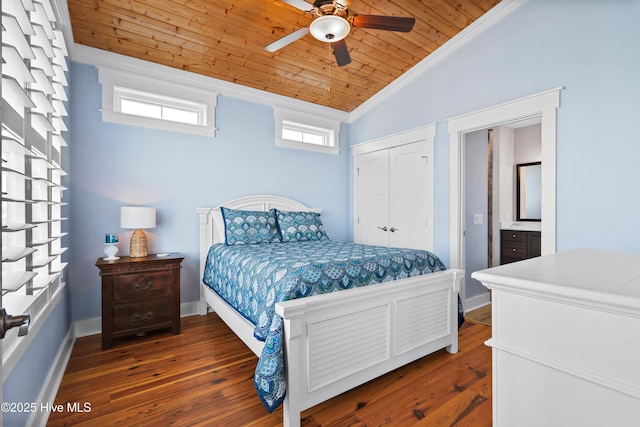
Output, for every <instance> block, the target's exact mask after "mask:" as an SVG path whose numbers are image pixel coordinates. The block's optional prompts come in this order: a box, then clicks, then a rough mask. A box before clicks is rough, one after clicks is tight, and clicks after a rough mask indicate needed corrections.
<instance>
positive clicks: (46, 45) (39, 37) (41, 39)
mask: <svg viewBox="0 0 640 427" xmlns="http://www.w3.org/2000/svg"><path fill="white" fill-rule="evenodd" d="M33 30H34V31H35V35H33V36H31V45H32V46H38V47H41V48H42V50H43V51H44V53H45V55H46V56H47V58H49V59H51V58H53V57H54V56H55V55H54V52H53V46H52V45H51V41H50V39H49V37H47V33H46V32H45V29H44V27H43V26H42V25H38V24H36V25H34V26H33Z"/></svg>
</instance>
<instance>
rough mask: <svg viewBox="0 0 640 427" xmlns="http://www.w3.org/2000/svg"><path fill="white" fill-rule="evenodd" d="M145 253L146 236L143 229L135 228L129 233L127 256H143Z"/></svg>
mask: <svg viewBox="0 0 640 427" xmlns="http://www.w3.org/2000/svg"><path fill="white" fill-rule="evenodd" d="M147 255H148V253H147V236H146V235H145V234H144V231H142V230H140V229H137V230H136V231H134V232H133V234H132V235H131V244H130V246H129V256H130V257H131V258H144V257H146V256H147Z"/></svg>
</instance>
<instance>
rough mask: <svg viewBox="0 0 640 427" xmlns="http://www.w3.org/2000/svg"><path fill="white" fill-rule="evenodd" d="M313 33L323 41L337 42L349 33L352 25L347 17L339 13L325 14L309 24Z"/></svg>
mask: <svg viewBox="0 0 640 427" xmlns="http://www.w3.org/2000/svg"><path fill="white" fill-rule="evenodd" d="M309 31H310V32H311V35H312V36H313V37H314V38H316V39H318V40H320V41H321V42H327V43H332V42H337V41H340V40H342V39H344V38H345V37H347V35H348V34H349V31H351V25H350V24H349V22H347V20H346V19H344V18H342V17H340V16H337V15H325V16H321V17H320V18H316V19H314V20H313V21H312V22H311V25H309Z"/></svg>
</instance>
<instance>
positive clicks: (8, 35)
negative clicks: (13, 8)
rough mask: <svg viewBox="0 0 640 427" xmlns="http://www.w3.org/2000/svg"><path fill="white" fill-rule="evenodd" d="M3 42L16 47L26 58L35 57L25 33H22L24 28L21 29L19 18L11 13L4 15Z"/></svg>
mask: <svg viewBox="0 0 640 427" xmlns="http://www.w3.org/2000/svg"><path fill="white" fill-rule="evenodd" d="M2 27H3V30H2V42H3V44H5V45H10V46H13V47H14V48H16V50H17V51H18V53H19V54H20V56H21V57H22V58H24V59H27V58H29V59H31V58H34V57H35V56H34V54H33V52H32V51H31V46H30V45H29V42H28V41H27V39H26V37H25V36H24V34H22V30H21V29H20V24H18V19H17V18H16V17H14V16H10V15H2Z"/></svg>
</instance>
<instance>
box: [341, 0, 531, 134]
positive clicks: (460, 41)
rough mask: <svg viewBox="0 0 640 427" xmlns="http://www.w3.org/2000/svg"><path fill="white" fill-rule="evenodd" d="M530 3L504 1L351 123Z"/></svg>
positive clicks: (375, 98)
mask: <svg viewBox="0 0 640 427" xmlns="http://www.w3.org/2000/svg"><path fill="white" fill-rule="evenodd" d="M528 1H529V0H502V1H501V2H500V3H498V4H497V5H496V6H495V7H493V8H492V9H491V10H489V11H488V12H487V13H485V14H484V15H482V16H481V17H480V18H478V19H477V20H476V21H474V22H473V23H472V24H471V25H469V26H468V27H467V28H465V29H464V30H462V31H460V33H458V34H457V35H456V36H455V37H453V38H451V39H450V40H449V41H448V42H446V43H445V44H443V45H442V46H440V47H439V48H438V49H436V50H435V51H433V52H432V53H431V54H430V55H429V56H427V57H426V58H425V59H423V60H422V61H420V62H418V63H417V64H416V65H414V66H413V67H412V68H410V69H409V70H408V71H407V72H405V73H404V74H402V75H401V76H400V77H398V78H397V79H396V80H394V81H393V82H391V83H390V84H389V85H387V86H386V87H384V88H383V89H382V90H380V91H379V92H378V93H376V94H375V95H373V96H372V97H371V98H369V99H368V100H366V101H365V102H364V103H362V104H361V105H360V106H359V107H358V108H356V109H355V110H353V111H352V112H351V114H350V117H349V120H350V122H354V121H356V120H357V119H359V118H360V117H362V116H364V115H365V114H366V113H368V112H369V111H371V110H373V109H374V108H375V107H377V106H378V105H380V104H381V103H382V102H384V101H385V100H386V99H387V98H388V97H389V96H391V95H392V94H394V93H395V92H396V91H398V90H400V89H401V88H403V87H404V86H406V85H408V84H409V83H411V82H412V81H414V80H415V79H416V78H418V77H420V76H421V75H423V74H424V73H426V72H427V71H428V70H430V69H431V68H433V67H435V66H436V65H438V64H439V63H440V62H442V61H444V60H445V59H447V58H448V57H449V56H451V55H453V54H454V53H455V52H456V51H457V50H458V49H460V48H462V47H463V46H465V45H466V44H467V43H469V42H470V41H472V40H473V39H475V38H476V37H478V36H479V35H481V34H482V33H483V32H484V31H486V30H487V29H488V28H491V27H492V26H494V25H495V24H496V23H497V22H498V21H500V20H501V19H503V18H504V17H505V16H507V15H508V14H510V13H511V12H513V11H514V10H516V9H518V8H519V7H520V6H522V5H524V4H525V3H527V2H528Z"/></svg>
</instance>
